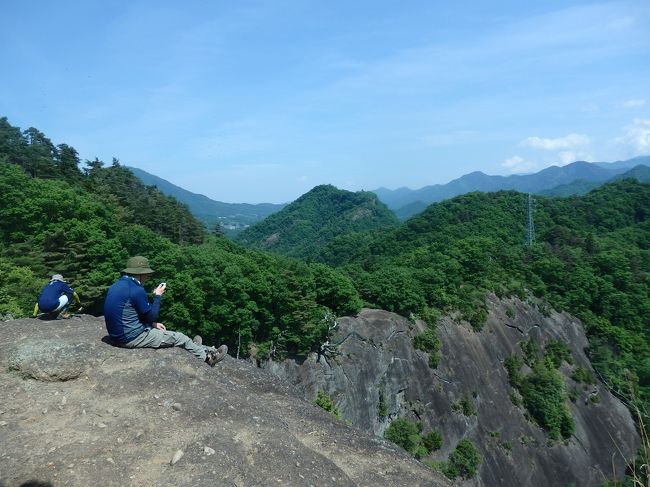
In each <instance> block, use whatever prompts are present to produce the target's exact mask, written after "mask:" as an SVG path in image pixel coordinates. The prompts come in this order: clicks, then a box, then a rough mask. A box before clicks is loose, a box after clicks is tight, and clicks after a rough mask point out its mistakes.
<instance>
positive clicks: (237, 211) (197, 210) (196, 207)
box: [128, 167, 285, 236]
mask: <svg viewBox="0 0 650 487" xmlns="http://www.w3.org/2000/svg"><path fill="white" fill-rule="evenodd" d="M128 169H130V170H131V172H133V174H135V176H136V177H137V178H138V179H140V181H142V182H143V183H144V184H146V185H148V186H156V187H157V188H158V189H159V190H160V191H161V192H162V193H164V194H166V195H168V196H173V197H174V198H176V199H177V200H179V201H181V202H182V203H185V204H186V205H187V206H188V207H189V209H190V211H191V212H192V214H193V215H194V216H195V217H196V218H198V219H199V220H201V221H202V222H203V223H204V224H205V225H206V226H207V227H208V228H209V229H211V228H213V227H214V226H215V225H216V224H217V223H219V224H220V225H221V227H222V228H223V230H224V232H225V233H227V234H229V235H230V236H233V235H235V234H236V233H238V232H239V231H241V230H243V229H244V228H246V227H248V226H249V225H252V224H253V223H255V222H258V221H260V220H263V219H264V218H266V217H267V216H268V215H270V214H272V213H275V212H276V211H279V210H281V209H282V208H284V206H285V205H284V204H273V203H259V204H249V203H224V202H221V201H215V200H213V199H210V198H208V197H207V196H204V195H202V194H197V193H192V192H191V191H188V190H186V189H183V188H181V187H180V186H176V185H175V184H172V183H170V182H169V181H167V180H165V179H163V178H160V177H158V176H155V175H153V174H150V173H148V172H147V171H144V170H142V169H138V168H137V167H129V168H128Z"/></svg>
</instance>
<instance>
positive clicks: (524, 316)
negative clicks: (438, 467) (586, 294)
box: [264, 295, 639, 487]
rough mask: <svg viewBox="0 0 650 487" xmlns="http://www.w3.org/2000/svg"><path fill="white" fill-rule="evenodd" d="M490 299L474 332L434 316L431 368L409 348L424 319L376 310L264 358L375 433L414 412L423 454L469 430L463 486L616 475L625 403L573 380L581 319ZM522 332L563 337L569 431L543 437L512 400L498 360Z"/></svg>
mask: <svg viewBox="0 0 650 487" xmlns="http://www.w3.org/2000/svg"><path fill="white" fill-rule="evenodd" d="M488 309H489V316H488V320H487V323H486V326H485V329H484V330H482V331H481V332H479V333H476V332H474V331H472V329H471V328H470V327H469V326H467V324H466V323H460V322H458V321H456V320H455V319H454V318H453V317H451V316H444V317H443V318H442V319H441V320H440V321H439V323H438V328H439V336H440V340H441V354H440V364H439V365H438V367H437V368H436V369H435V370H434V369H431V368H430V367H429V366H428V364H427V362H428V357H427V354H426V353H423V352H421V351H419V350H416V349H414V347H413V338H414V336H416V334H417V333H418V331H421V330H423V329H425V327H426V324H424V323H422V322H416V323H413V321H411V320H408V319H407V318H404V317H401V316H398V315H395V314H393V313H387V312H385V311H381V310H376V309H374V310H370V309H364V310H362V311H361V313H359V315H358V316H356V317H343V318H341V319H339V320H338V322H339V326H338V328H337V329H336V332H335V334H334V335H333V336H332V338H331V340H330V343H331V347H330V349H329V350H330V355H327V354H325V355H323V356H321V357H320V358H319V357H318V356H317V354H312V355H310V356H309V357H308V359H307V360H304V361H299V362H298V361H293V360H286V361H284V362H269V363H267V364H265V365H264V367H265V368H267V369H268V370H270V371H271V372H273V373H274V374H276V375H277V376H279V377H281V378H283V379H285V380H287V381H288V382H289V383H292V384H295V385H297V386H298V387H299V388H300V390H302V391H303V394H304V397H305V398H308V399H311V398H313V397H315V396H316V395H317V392H318V391H319V390H320V391H325V392H326V393H327V395H328V396H329V397H331V398H332V401H333V402H334V403H335V404H336V406H337V408H338V410H339V411H340V414H341V417H342V418H344V419H346V420H350V421H351V422H352V423H353V424H354V425H355V426H357V427H358V428H360V429H363V430H365V431H367V432H372V433H375V434H376V435H378V436H383V435H384V433H385V431H386V430H387V429H388V428H389V425H390V424H392V423H393V422H394V421H395V419H396V418H406V419H408V420H410V421H412V422H417V423H420V424H421V425H422V431H423V434H425V433H427V432H429V431H431V430H435V431H437V432H438V433H439V434H440V436H441V438H442V444H441V446H440V448H439V449H438V450H435V451H433V452H432V453H430V454H424V452H423V454H424V459H425V460H435V461H438V462H441V461H446V460H447V459H448V458H449V456H450V455H451V453H452V452H453V451H454V449H455V447H456V445H457V444H458V443H459V441H461V440H462V439H469V440H471V442H472V443H473V444H474V445H475V446H476V447H477V449H478V450H479V451H480V454H481V457H482V459H483V461H482V462H481V464H480V465H479V467H478V469H477V474H476V478H474V479H469V480H465V481H463V484H462V485H466V486H468V487H469V486H497V485H502V486H514V485H521V486H523V485H525V486H527V487H546V486H555V485H557V486H565V485H581V486H585V487H587V486H590V487H598V486H601V485H602V484H603V481H604V479H606V478H611V477H613V475H614V472H616V473H618V475H620V474H621V472H623V470H624V465H625V459H626V458H629V457H631V456H632V455H634V453H635V451H636V447H637V446H638V445H639V438H638V435H637V433H636V431H635V424H634V420H633V419H632V417H631V415H630V412H629V411H628V410H627V409H626V407H625V405H624V404H623V403H622V402H621V401H620V400H618V399H617V398H616V397H614V396H613V395H612V394H611V393H610V392H609V391H608V390H607V387H606V386H605V384H603V383H602V382H600V381H597V380H595V379H594V380H593V382H592V381H591V380H590V381H589V383H588V384H587V383H582V382H580V381H576V380H575V379H574V377H577V374H576V371H582V372H581V373H584V375H585V376H591V377H593V371H592V369H591V366H590V364H589V361H588V359H587V357H586V355H585V349H586V347H587V344H588V342H587V339H586V337H585V332H584V329H583V327H582V324H581V323H580V322H579V320H577V319H575V318H574V317H572V316H570V315H568V314H567V313H558V312H555V311H550V312H544V311H543V310H542V309H541V308H540V307H539V306H537V305H536V304H534V303H533V302H530V301H529V302H523V301H521V300H519V299H517V298H511V299H503V300H501V299H498V298H496V297H495V296H493V295H491V296H489V297H488ZM529 340H530V341H531V343H535V344H536V346H538V347H539V348H540V350H541V349H543V348H544V347H546V348H547V349H548V348H549V346H552V345H551V344H557V343H561V344H563V346H565V347H567V348H566V350H568V352H567V354H566V355H565V357H566V361H565V360H562V361H561V364H560V367H559V369H558V374H560V376H561V378H562V382H563V383H564V384H566V386H565V387H566V388H567V389H569V390H572V391H574V392H573V393H574V396H573V400H572V401H567V402H566V404H565V406H566V407H567V408H569V410H570V414H571V416H572V418H574V421H575V433H574V435H573V436H572V437H571V438H569V439H568V440H567V441H563V442H557V443H552V442H550V441H549V438H548V436H547V434H546V433H545V431H544V430H543V429H542V428H540V426H539V425H537V424H536V423H535V421H534V420H533V419H532V417H530V416H528V415H527V412H526V409H525V407H524V406H523V405H521V404H519V405H518V404H515V402H513V400H512V399H511V398H512V397H517V392H516V390H515V389H514V387H513V386H512V385H511V383H510V380H509V374H508V371H507V369H506V366H505V363H504V362H505V360H504V359H505V358H507V357H509V356H510V355H513V354H514V355H516V356H523V355H524V354H523V353H522V352H523V350H522V347H521V346H520V344H525V343H527V342H528V341H529ZM377 344H379V345H377ZM526 358H527V359H528V358H529V357H526ZM586 371H588V372H586ZM461 404H462V405H463V407H459V405H461ZM531 466H534V467H532V468H531Z"/></svg>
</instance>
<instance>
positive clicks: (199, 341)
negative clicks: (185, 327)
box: [192, 335, 203, 347]
mask: <svg viewBox="0 0 650 487" xmlns="http://www.w3.org/2000/svg"><path fill="white" fill-rule="evenodd" d="M192 341H193V342H194V345H198V346H199V347H200V346H201V345H203V338H201V335H196V336H195V337H194V339H193V340H192Z"/></svg>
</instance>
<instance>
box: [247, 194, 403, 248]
mask: <svg viewBox="0 0 650 487" xmlns="http://www.w3.org/2000/svg"><path fill="white" fill-rule="evenodd" d="M397 224H398V220H397V218H396V217H395V215H394V214H393V212H391V211H390V210H389V209H388V208H387V207H386V206H385V205H384V204H383V203H381V202H380V201H379V200H378V199H377V197H376V196H375V195H374V194H373V193H370V192H366V191H360V192H356V193H353V192H350V191H345V190H340V189H337V188H335V187H334V186H331V185H321V186H316V187H315V188H313V189H312V190H311V191H309V192H308V193H305V194H304V195H302V196H301V197H300V198H298V199H297V200H296V201H294V202H293V203H291V204H290V205H288V206H286V207H285V208H283V209H282V210H281V211H279V212H278V213H275V214H273V215H271V216H269V217H268V218H266V219H265V220H264V221H262V222H260V223H257V224H255V225H253V226H251V227H250V228H248V229H246V230H244V231H243V232H242V233H240V234H239V235H238V236H237V237H236V241H237V242H239V243H241V244H244V245H246V246H249V247H254V248H258V249H265V250H270V251H272V252H275V253H279V254H283V255H287V256H292V257H302V258H314V257H315V256H317V255H318V253H319V252H320V250H321V249H322V248H323V247H324V246H325V245H327V244H328V243H329V242H331V241H332V239H334V238H335V237H338V236H341V235H348V234H353V233H358V232H363V231H366V230H372V229H387V228H391V227H394V226H396V225H397Z"/></svg>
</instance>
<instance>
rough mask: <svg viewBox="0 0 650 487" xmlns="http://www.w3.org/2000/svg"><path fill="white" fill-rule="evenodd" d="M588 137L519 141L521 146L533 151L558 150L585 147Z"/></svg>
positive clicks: (580, 135) (574, 135) (533, 138)
mask: <svg viewBox="0 0 650 487" xmlns="http://www.w3.org/2000/svg"><path fill="white" fill-rule="evenodd" d="M590 140H591V139H589V137H588V136H586V135H583V134H569V135H567V136H566V137H559V138H557V139H542V138H540V137H528V138H526V139H524V140H522V141H521V145H523V146H525V147H532V148H534V149H544V150H558V149H571V148H573V147H579V146H582V145H587V144H588V143H589V142H590Z"/></svg>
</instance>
